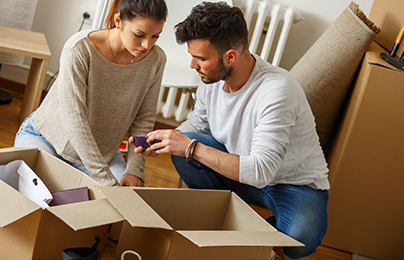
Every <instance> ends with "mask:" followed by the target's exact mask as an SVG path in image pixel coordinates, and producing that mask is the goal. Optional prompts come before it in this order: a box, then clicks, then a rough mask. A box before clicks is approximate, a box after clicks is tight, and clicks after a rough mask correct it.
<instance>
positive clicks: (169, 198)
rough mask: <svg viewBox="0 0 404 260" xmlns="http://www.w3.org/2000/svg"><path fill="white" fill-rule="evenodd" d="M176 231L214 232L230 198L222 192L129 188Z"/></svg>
mask: <svg viewBox="0 0 404 260" xmlns="http://www.w3.org/2000/svg"><path fill="white" fill-rule="evenodd" d="M133 190H134V191H135V192H136V193H137V194H139V195H140V196H141V197H142V199H143V200H144V201H145V202H146V203H147V204H148V205H149V206H150V207H152V208H153V210H154V211H155V212H156V213H157V214H159V215H160V216H161V217H162V218H163V219H164V220H165V221H166V222H167V223H169V225H170V226H171V227H172V228H173V229H176V230H195V229H197V230H217V229H220V227H221V224H222V220H223V216H224V215H225V211H226V208H227V204H228V201H229V198H230V195H231V192H230V191H224V190H199V189H178V188H143V187H142V188H133Z"/></svg>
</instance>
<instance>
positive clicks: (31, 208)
mask: <svg viewBox="0 0 404 260" xmlns="http://www.w3.org/2000/svg"><path fill="white" fill-rule="evenodd" d="M14 160H24V162H26V163H27V164H28V166H29V167H30V168H31V169H32V170H33V171H34V172H35V173H36V174H37V175H38V177H39V178H41V179H42V181H43V182H44V183H45V185H46V186H47V187H48V188H49V190H50V191H51V192H52V191H60V190H66V189H73V188H78V187H88V191H89V198H90V200H89V201H86V202H80V203H74V204H66V205H61V206H54V207H49V208H46V209H45V210H43V209H42V208H41V207H40V206H38V205H37V204H35V203H34V202H32V201H31V200H29V199H28V198H26V197H25V196H24V195H22V194H21V193H19V192H18V191H17V190H15V189H14V188H12V187H11V186H9V185H8V184H6V183H4V182H2V181H0V189H1V191H2V196H1V197H0V207H1V208H2V210H1V211H0V259H7V260H14V259H15V260H21V259H34V260H37V259H38V260H39V259H41V260H43V259H60V258H61V254H62V250H63V249H66V248H70V247H91V246H92V244H93V242H94V237H95V236H96V235H97V236H99V237H100V238H101V243H100V247H99V248H100V249H101V250H102V248H103V246H104V244H105V242H106V237H107V231H108V227H109V224H111V223H115V222H119V221H123V217H122V216H121V215H120V214H119V213H118V212H117V211H116V210H115V208H114V207H112V205H111V204H110V203H109V202H108V201H107V200H106V199H105V197H104V195H103V194H102V193H101V192H100V191H99V190H98V189H96V186H98V183H97V182H95V181H94V180H92V179H91V178H90V177H88V176H86V175H85V174H83V173H81V172H80V171H78V170H76V169H75V168H73V167H71V166H70V165H68V164H66V163H64V162H63V161H61V160H59V159H56V158H55V157H54V156H52V155H50V154H48V153H46V152H44V151H41V150H38V149H34V148H6V149H0V165H5V164H7V163H9V162H11V161H14Z"/></svg>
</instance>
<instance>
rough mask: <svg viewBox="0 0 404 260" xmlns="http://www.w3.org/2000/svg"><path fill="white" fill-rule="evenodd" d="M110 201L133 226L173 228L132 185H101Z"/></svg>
mask: <svg viewBox="0 0 404 260" xmlns="http://www.w3.org/2000/svg"><path fill="white" fill-rule="evenodd" d="M99 189H100V190H101V191H102V192H103V193H104V195H105V196H106V198H107V199H108V200H109V202H110V203H111V204H112V205H113V206H114V207H115V208H116V209H117V210H118V212H119V213H121V214H122V216H123V217H124V218H125V219H126V220H127V221H128V223H129V224H130V225H131V226H132V227H135V226H136V227H148V228H163V229H168V230H172V228H171V227H170V225H169V224H167V222H165V221H164V220H163V219H162V218H161V217H160V216H159V215H158V214H157V213H156V212H155V211H154V210H153V209H152V208H151V207H150V206H149V205H148V204H147V203H146V202H145V201H144V200H143V199H142V198H141V197H140V196H139V194H137V193H136V192H135V191H134V190H133V189H132V188H130V187H99Z"/></svg>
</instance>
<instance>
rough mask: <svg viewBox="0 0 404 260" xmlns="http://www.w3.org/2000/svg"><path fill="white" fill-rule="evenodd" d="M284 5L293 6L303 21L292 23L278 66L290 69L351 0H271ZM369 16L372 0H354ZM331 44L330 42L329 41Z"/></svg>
mask: <svg viewBox="0 0 404 260" xmlns="http://www.w3.org/2000/svg"><path fill="white" fill-rule="evenodd" d="M272 1H273V2H274V3H280V4H282V5H285V6H294V7H295V8H296V9H297V10H299V12H300V13H301V14H302V16H303V17H304V21H302V22H299V23H297V24H293V25H292V27H291V29H290V33H289V38H288V40H287V43H286V46H285V51H284V54H283V56H282V60H281V63H280V67H283V68H286V69H288V70H289V69H291V68H292V67H293V65H294V64H295V63H296V62H297V61H298V60H299V59H300V57H302V56H303V54H304V53H305V52H306V51H307V50H308V49H309V48H310V47H311V46H312V45H313V43H314V42H315V41H316V40H317V39H318V38H319V37H320V36H321V35H322V34H323V33H324V32H325V31H326V30H327V28H328V27H329V26H330V25H331V24H332V22H333V21H334V20H335V19H337V18H338V16H339V15H340V14H341V13H342V12H343V11H344V10H345V8H347V7H348V6H349V5H350V3H351V2H352V0H272ZM354 2H355V3H356V4H358V5H359V8H360V9H361V10H362V11H363V12H364V14H365V15H366V16H367V17H369V13H370V10H371V8H372V4H373V0H355V1H354ZM330 44H332V43H330Z"/></svg>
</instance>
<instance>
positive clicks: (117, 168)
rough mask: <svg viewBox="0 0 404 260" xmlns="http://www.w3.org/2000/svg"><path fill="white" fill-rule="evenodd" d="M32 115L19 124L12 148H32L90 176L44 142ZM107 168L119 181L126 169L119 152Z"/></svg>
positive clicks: (85, 170)
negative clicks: (40, 150) (42, 151)
mask: <svg viewBox="0 0 404 260" xmlns="http://www.w3.org/2000/svg"><path fill="white" fill-rule="evenodd" d="M33 115H34V114H31V115H30V116H28V117H27V118H26V119H25V120H24V122H23V123H22V124H21V126H20V129H19V130H18V132H17V135H16V137H15V140H14V147H32V148H39V149H42V150H44V151H46V152H48V153H50V154H51V155H53V156H55V157H57V158H58V159H60V160H62V161H64V162H66V163H68V164H70V165H71V166H73V167H75V168H76V169H78V170H80V171H82V172H84V173H85V174H87V175H88V176H90V174H89V173H88V171H87V169H86V168H85V167H84V165H81V164H77V163H73V162H70V161H68V160H66V159H64V158H63V157H62V156H60V155H59V154H58V153H57V152H56V150H55V148H54V147H53V145H52V144H51V143H49V141H48V140H46V139H45V137H43V136H42V135H41V133H39V132H38V130H37V129H36V127H35V124H34V119H33V118H32V117H33ZM108 166H109V169H110V170H111V172H112V174H113V175H114V176H115V178H116V179H117V180H118V181H119V180H120V179H121V178H122V176H123V173H124V171H125V169H126V161H125V159H124V158H123V156H122V154H121V152H120V151H119V150H117V151H116V153H115V155H114V157H112V159H111V161H110V162H109V164H108ZM90 177H91V176H90Z"/></svg>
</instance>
